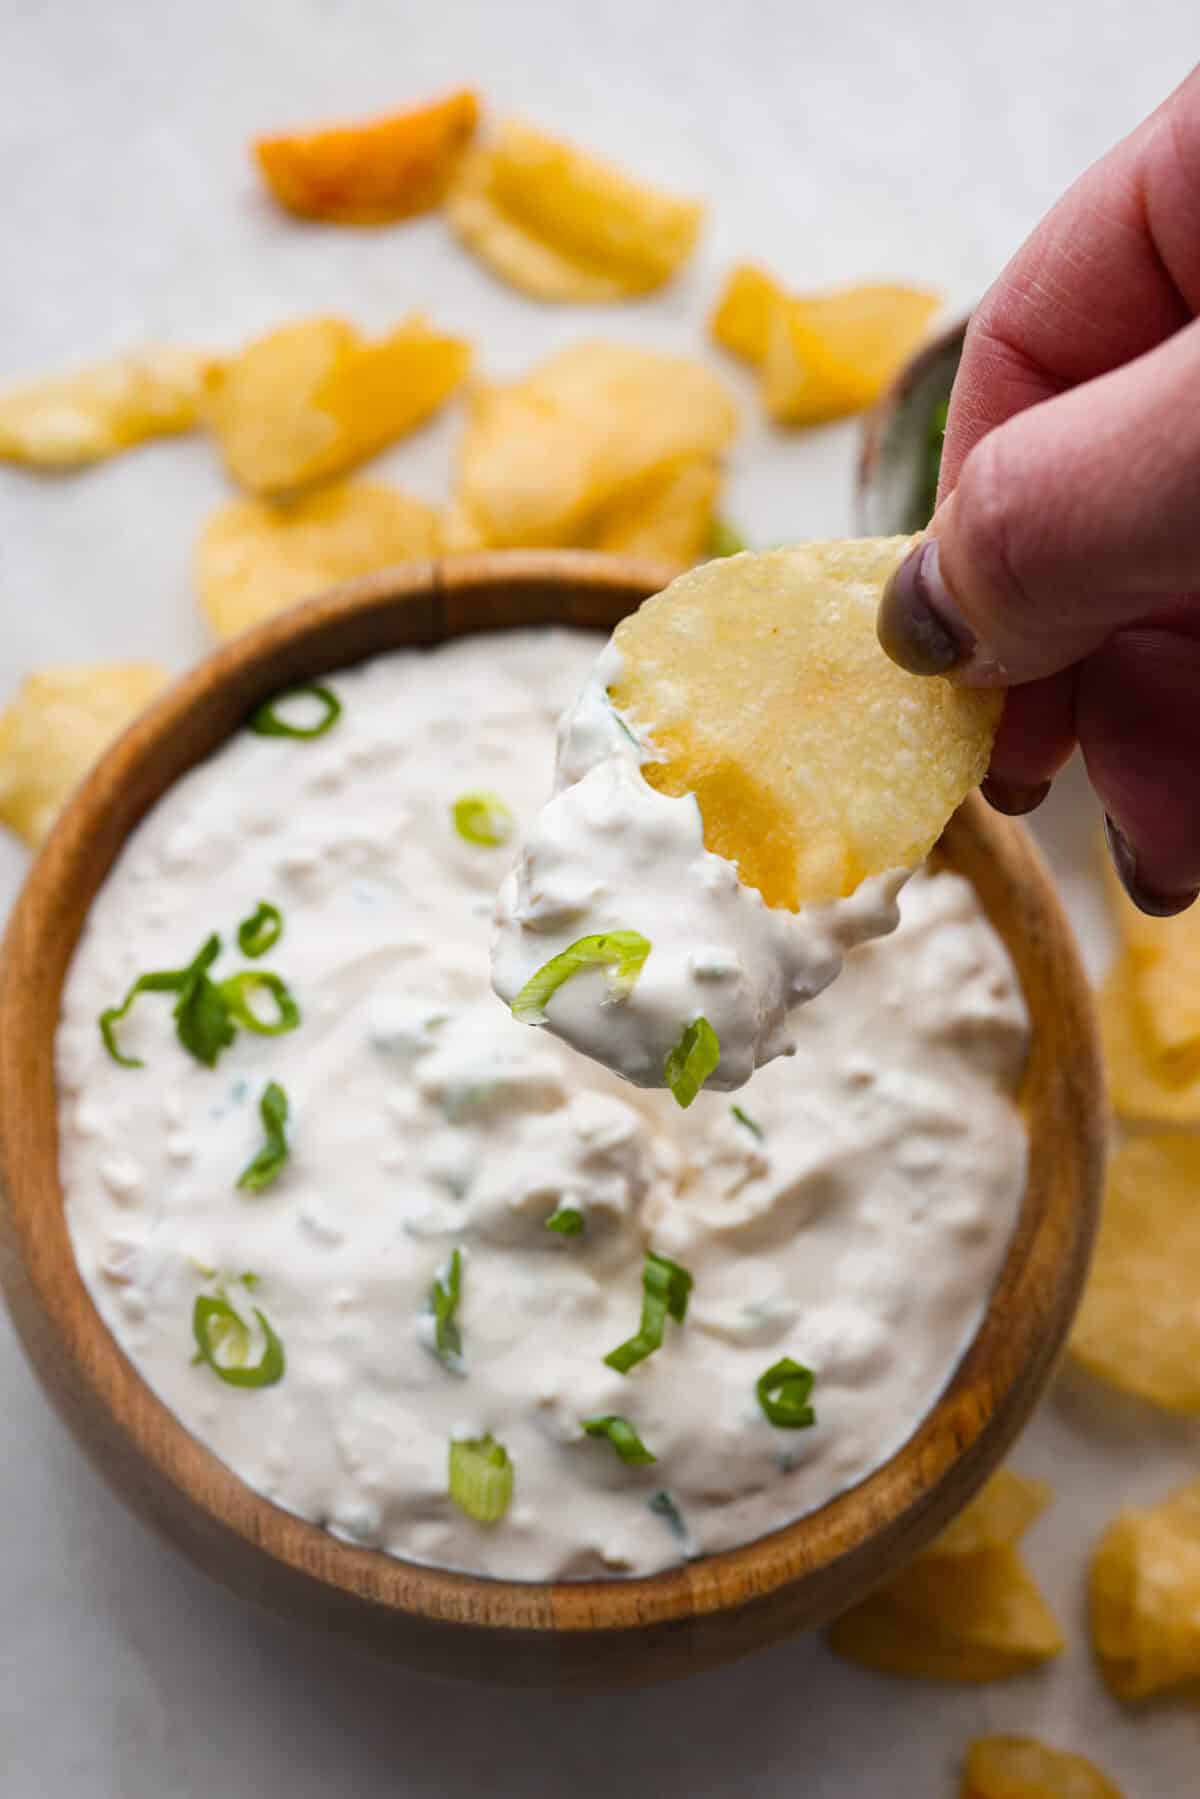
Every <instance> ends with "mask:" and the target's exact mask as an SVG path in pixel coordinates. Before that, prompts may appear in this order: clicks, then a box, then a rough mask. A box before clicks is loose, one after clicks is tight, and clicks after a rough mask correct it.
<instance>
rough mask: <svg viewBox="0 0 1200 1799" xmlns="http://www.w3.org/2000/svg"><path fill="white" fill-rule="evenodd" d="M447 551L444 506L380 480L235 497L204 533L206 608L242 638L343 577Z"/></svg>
mask: <svg viewBox="0 0 1200 1799" xmlns="http://www.w3.org/2000/svg"><path fill="white" fill-rule="evenodd" d="M440 547H441V533H440V527H439V519H438V514H437V511H436V509H435V508H434V507H432V506H427V505H426V504H425V503H424V501H423V500H416V499H413V498H412V497H411V495H409V494H406V493H401V492H400V491H399V489H397V488H394V487H385V486H383V485H382V484H381V483H380V482H378V481H343V482H339V483H338V484H337V485H335V486H333V487H325V488H322V489H321V490H320V491H319V492H317V493H312V494H303V495H301V496H300V498H298V499H295V500H288V501H272V500H234V501H233V502H232V503H231V504H229V505H227V506H222V507H221V508H220V509H219V510H218V511H217V512H215V513H214V514H213V515H212V517H211V518H210V519H209V521H208V523H207V524H206V525H205V527H204V530H203V531H202V532H201V535H200V541H199V544H198V545H197V549H196V580H197V585H198V587H199V590H200V605H201V607H202V609H203V611H204V615H205V617H206V618H207V619H208V622H209V624H210V625H211V626H212V629H213V631H214V632H215V633H216V635H217V636H218V637H221V638H224V637H233V636H235V635H236V634H237V633H238V632H239V631H246V630H248V629H249V628H250V626H251V625H257V624H261V622H262V620H263V619H265V618H272V617H274V615H275V614H276V613H277V612H282V611H284V610H285V609H286V608H287V607H288V606H294V605H295V604H296V603H297V601H299V600H306V599H311V597H312V596H313V594H316V593H321V592H322V591H323V590H324V589H325V588H327V587H333V586H335V585H336V584H337V583H338V582H339V581H349V580H352V579H353V578H354V577H355V576H356V575H368V574H371V573H372V572H373V571H374V570H375V569H380V568H387V567H388V566H389V564H391V563H394V562H408V561H411V560H412V559H414V558H423V557H427V556H436V555H437V554H438V552H439V550H440Z"/></svg>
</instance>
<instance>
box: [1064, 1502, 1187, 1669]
mask: <svg viewBox="0 0 1200 1799" xmlns="http://www.w3.org/2000/svg"><path fill="white" fill-rule="evenodd" d="M1090 1597H1091V1614H1092V1642H1093V1644H1094V1646H1095V1650H1096V1654H1097V1657H1098V1658H1099V1662H1100V1669H1101V1672H1102V1673H1103V1675H1104V1678H1105V1681H1106V1682H1107V1683H1108V1685H1109V1687H1110V1688H1111V1689H1112V1691H1113V1692H1114V1693H1115V1694H1116V1695H1117V1697H1118V1698H1119V1699H1144V1698H1146V1697H1147V1696H1148V1695H1149V1694H1151V1693H1160V1692H1163V1691H1165V1690H1166V1689H1167V1688H1170V1687H1178V1686H1187V1685H1190V1684H1191V1683H1193V1682H1196V1681H1200V1480H1198V1481H1193V1482H1192V1483H1191V1485H1190V1486H1187V1487H1184V1488H1182V1489H1181V1490H1180V1491H1179V1492H1176V1493H1173V1494H1172V1495H1171V1497H1170V1498H1169V1499H1166V1500H1164V1501H1163V1502H1162V1504H1161V1505H1157V1506H1154V1507H1152V1508H1150V1509H1148V1510H1141V1509H1136V1510H1129V1511H1125V1512H1120V1513H1118V1515H1117V1517H1116V1518H1115V1519H1114V1521H1113V1523H1112V1524H1110V1525H1109V1527H1108V1529H1107V1530H1106V1531H1105V1533H1104V1535H1103V1536H1102V1537H1101V1539H1100V1541H1099V1543H1098V1544H1097V1546H1096V1550H1095V1553H1094V1555H1093V1557H1092V1568H1091V1581H1090Z"/></svg>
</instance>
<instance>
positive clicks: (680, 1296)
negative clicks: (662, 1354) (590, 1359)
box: [604, 1250, 692, 1374]
mask: <svg viewBox="0 0 1200 1799" xmlns="http://www.w3.org/2000/svg"><path fill="white" fill-rule="evenodd" d="M691 1291H692V1277H691V1275H690V1274H689V1273H688V1271H687V1269H686V1268H681V1267H680V1266H679V1264H678V1262H672V1261H670V1260H669V1258H668V1257H667V1256H656V1255H655V1254H654V1251H653V1250H647V1251H646V1260H645V1262H644V1263H643V1266H642V1322H641V1324H640V1326H639V1327H638V1332H637V1335H636V1336H635V1337H630V1338H628V1339H627V1340H626V1341H625V1342H624V1343H619V1344H618V1345H617V1347H616V1348H615V1349H613V1350H610V1351H609V1353H608V1355H606V1356H605V1358H604V1360H605V1363H606V1365H607V1366H608V1367H609V1368H615V1369H616V1371H617V1373H618V1374H628V1373H629V1370H630V1369H631V1368H634V1367H636V1365H637V1364H638V1363H639V1362H644V1361H645V1360H646V1357H647V1356H650V1355H653V1354H654V1351H655V1350H656V1349H661V1348H662V1341H663V1332H664V1330H665V1328H666V1323H667V1319H668V1317H670V1318H674V1319H675V1321H676V1323H677V1324H682V1323H683V1321H684V1318H685V1317H686V1316H687V1308H688V1299H689V1298H690V1296H691Z"/></svg>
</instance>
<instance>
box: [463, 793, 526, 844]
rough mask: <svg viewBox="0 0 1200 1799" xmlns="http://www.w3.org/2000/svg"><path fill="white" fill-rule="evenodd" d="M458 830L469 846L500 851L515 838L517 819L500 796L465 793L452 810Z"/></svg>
mask: <svg viewBox="0 0 1200 1799" xmlns="http://www.w3.org/2000/svg"><path fill="white" fill-rule="evenodd" d="M450 815H451V817H452V818H453V820H454V829H455V830H456V831H457V832H458V834H459V836H460V837H463V838H465V839H466V841H467V842H468V843H478V844H481V845H483V847H484V848H485V849H498V848H499V847H500V845H501V844H502V843H507V842H508V840H509V838H510V837H511V836H512V834H513V826H514V824H515V822H516V821H515V819H514V818H513V815H512V813H511V812H510V811H509V809H508V807H507V806H506V805H505V803H504V801H503V800H502V799H501V798H500V795H499V794H498V793H485V792H480V793H464V794H461V795H460V796H459V798H458V799H456V800H455V802H454V804H453V805H452V806H451V808H450Z"/></svg>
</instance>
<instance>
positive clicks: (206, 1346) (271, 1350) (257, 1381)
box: [192, 1293, 286, 1387]
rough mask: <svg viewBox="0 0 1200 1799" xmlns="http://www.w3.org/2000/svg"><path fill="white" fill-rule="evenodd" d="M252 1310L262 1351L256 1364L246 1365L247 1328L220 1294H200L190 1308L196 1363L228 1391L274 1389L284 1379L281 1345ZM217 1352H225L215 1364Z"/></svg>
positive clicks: (258, 1312) (264, 1320)
mask: <svg viewBox="0 0 1200 1799" xmlns="http://www.w3.org/2000/svg"><path fill="white" fill-rule="evenodd" d="M251 1310H252V1311H253V1313H254V1316H255V1318H256V1319H257V1320H258V1324H259V1328H260V1330H261V1331H262V1334H263V1338H264V1347H263V1352H262V1355H261V1356H260V1357H259V1359H258V1361H257V1362H251V1363H249V1364H247V1361H246V1357H247V1355H248V1354H249V1352H250V1327H249V1325H248V1324H247V1323H246V1321H245V1319H244V1318H242V1317H241V1315H240V1314H239V1313H238V1312H235V1311H234V1309H233V1307H232V1306H231V1305H230V1303H229V1301H228V1300H227V1299H226V1298H225V1296H224V1295H223V1294H218V1295H217V1296H216V1297H215V1298H214V1297H212V1296H211V1295H209V1294H204V1293H201V1294H200V1295H199V1296H198V1298H197V1300H196V1303H195V1305H194V1306H193V1308H192V1335H193V1336H194V1337H195V1339H196V1356H195V1360H196V1361H198V1362H206V1363H207V1364H208V1366H209V1367H210V1368H211V1369H212V1371H213V1373H214V1374H216V1375H219V1376H220V1378H221V1379H222V1380H223V1381H225V1382H226V1383H227V1384H228V1385H229V1386H231V1387H273V1386H274V1385H275V1382H276V1381H279V1380H282V1379H283V1374H284V1368H285V1367H286V1362H285V1360H284V1354H283V1344H282V1343H281V1342H280V1341H279V1338H278V1337H277V1336H276V1335H275V1332H274V1331H273V1330H272V1329H271V1326H270V1325H269V1324H268V1322H267V1320H266V1318H265V1317H264V1316H263V1314H262V1313H261V1312H260V1311H259V1309H258V1307H257V1306H253V1307H252V1308H251ZM219 1351H223V1352H224V1354H225V1358H226V1359H225V1360H224V1361H218V1359H217V1356H218V1352H219Z"/></svg>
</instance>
